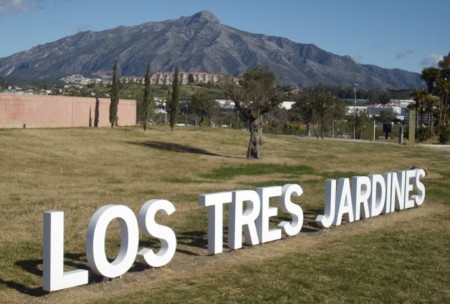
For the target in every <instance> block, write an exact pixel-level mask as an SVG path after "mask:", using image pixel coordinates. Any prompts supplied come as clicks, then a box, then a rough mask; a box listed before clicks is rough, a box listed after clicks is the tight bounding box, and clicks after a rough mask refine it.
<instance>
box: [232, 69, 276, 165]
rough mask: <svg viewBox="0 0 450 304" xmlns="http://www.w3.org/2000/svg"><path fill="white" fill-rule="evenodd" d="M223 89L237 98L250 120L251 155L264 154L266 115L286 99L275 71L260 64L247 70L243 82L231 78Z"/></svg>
mask: <svg viewBox="0 0 450 304" xmlns="http://www.w3.org/2000/svg"><path fill="white" fill-rule="evenodd" d="M223 91H224V94H225V95H227V96H228V98H230V99H231V100H233V101H234V103H235V107H236V110H237V111H238V112H239V113H240V115H241V117H242V118H243V119H244V120H245V121H247V122H248V129H249V131H250V140H249V143H248V149H247V158H248V159H260V158H262V137H263V115H264V114H266V113H267V112H269V111H270V110H271V109H272V108H274V107H277V106H278V105H279V104H280V103H281V101H282V99H281V96H282V94H281V91H280V90H279V89H278V87H277V78H276V76H275V74H274V73H272V72H271V71H269V70H268V68H267V67H266V66H256V67H254V68H251V69H249V70H247V71H246V72H245V73H244V75H243V76H242V77H241V78H240V80H239V83H236V82H235V81H234V80H232V79H227V80H226V81H225V82H224V84H223Z"/></svg>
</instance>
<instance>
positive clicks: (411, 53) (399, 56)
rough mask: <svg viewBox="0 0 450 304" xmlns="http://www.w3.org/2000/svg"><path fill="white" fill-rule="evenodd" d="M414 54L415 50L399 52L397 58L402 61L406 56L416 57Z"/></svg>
mask: <svg viewBox="0 0 450 304" xmlns="http://www.w3.org/2000/svg"><path fill="white" fill-rule="evenodd" d="M414 54H415V53H414V51H413V50H405V51H401V52H398V53H397V55H396V56H395V58H397V59H402V58H404V57H406V56H410V55H414Z"/></svg>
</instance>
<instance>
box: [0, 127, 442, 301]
mask: <svg viewBox="0 0 450 304" xmlns="http://www.w3.org/2000/svg"><path fill="white" fill-rule="evenodd" d="M247 136H248V135H247V133H246V132H241V131H231V130H213V129H205V130H201V129H198V128H197V129H177V130H176V132H174V133H170V132H168V130H167V129H163V128H161V129H152V130H149V131H147V132H146V133H143V132H142V131H141V130H140V129H134V128H128V129H120V128H119V129H114V130H109V129H53V130H31V129H28V130H0V151H1V152H0V166H1V170H0V180H1V183H0V213H1V216H0V224H1V227H2V232H1V233H0V244H1V245H0V256H1V257H2V258H1V260H0V273H1V277H0V299H2V301H7V302H11V301H12V302H14V301H16V302H30V301H38V302H40V301H62V300H64V301H65V302H71V301H72V302H80V301H82V302H95V301H98V302H104V301H111V302H114V301H116V300H118V299H119V300H121V301H129V302H137V301H141V300H142V299H152V300H159V301H162V302H167V301H172V302H186V301H188V302H199V301H201V302H203V301H207V300H208V301H211V300H212V301H217V302H229V301H235V302H242V301H245V302H261V301H270V302H273V301H280V302H293V301H295V302H298V301H304V302H311V301H319V302H333V303H334V302H367V301H368V302H380V301H383V302H399V301H412V302H415V301H417V302H422V301H431V302H450V287H449V286H450V279H449V278H450V258H449V256H450V203H448V196H449V194H450V190H449V187H448V180H449V178H450V166H449V164H450V153H448V152H443V151H435V150H432V149H423V148H420V147H406V146H398V145H382V144H370V143H353V142H335V141H320V140H309V139H302V138H297V137H288V136H266V137H265V146H264V149H265V150H264V151H265V158H264V160H262V161H257V162H256V161H247V160H246V159H244V158H243V156H244V155H245V149H246V143H247ZM413 165H414V166H418V167H424V168H426V169H427V170H428V173H429V175H428V177H427V178H426V180H425V185H426V187H427V199H426V201H425V203H424V206H423V207H422V208H417V209H413V210H408V211H405V212H402V213H396V214H390V215H386V216H381V217H378V218H375V219H369V220H366V221H361V222H358V223H354V224H351V225H344V226H341V227H338V228H335V229H330V230H319V231H316V230H315V229H314V225H313V224H311V222H312V221H313V219H314V217H315V215H316V214H317V213H318V212H321V208H323V196H324V189H323V187H324V181H325V179H326V178H337V177H347V176H348V177H350V176H352V175H356V174H361V175H368V174H370V173H382V172H386V171H395V170H402V169H407V168H410V167H411V166H413ZM285 183H299V184H301V186H302V187H303V190H304V195H303V196H302V197H301V198H300V203H301V205H302V207H303V209H304V211H305V215H306V219H305V227H306V228H310V229H304V230H305V231H306V232H308V231H314V232H311V233H303V234H301V235H299V236H297V237H294V238H288V239H283V240H281V241H278V242H274V243H270V244H266V245H261V246H255V247H252V248H248V249H243V250H238V251H232V252H225V253H223V254H220V255H217V256H214V257H210V256H207V252H206V249H205V246H206V233H207V231H206V230H207V212H206V209H205V208H203V207H199V206H198V205H197V199H198V195H199V194H201V193H209V192H215V191H224V190H233V189H247V188H249V189H254V188H256V187H259V186H264V185H283V184H285ZM152 198H164V199H168V200H170V201H172V202H173V203H174V204H175V207H176V209H177V211H176V213H175V214H174V215H172V216H171V217H169V218H161V219H160V222H161V223H164V224H167V225H170V226H171V227H173V228H174V230H175V231H176V234H177V237H178V253H177V255H176V256H175V258H174V260H173V261H172V262H171V264H169V265H168V266H167V267H164V268H163V269H153V270H148V269H147V270H145V271H143V269H142V268H134V269H133V271H132V272H130V273H127V274H126V275H124V277H123V279H122V280H114V281H112V282H109V283H95V284H91V285H89V286H83V287H78V288H74V289H70V290H66V291H61V292H56V293H53V294H50V295H44V294H43V293H42V292H41V290H42V287H41V286H42V273H41V269H42V265H41V264H42V262H41V259H42V253H41V252H42V213H43V212H44V211H46V210H55V209H56V210H63V211H64V212H65V234H66V235H65V240H66V243H65V253H66V255H65V258H66V266H67V269H72V268H71V267H73V266H75V267H80V268H86V259H85V252H84V242H85V233H86V227H87V224H88V222H89V220H90V217H91V216H92V214H93V213H94V212H95V211H96V210H97V209H98V208H99V207H100V206H103V205H106V204H109V203H120V204H124V205H127V206H129V207H130V208H132V209H133V210H134V211H135V212H136V213H137V212H138V210H139V208H140V206H141V205H142V204H143V202H145V201H146V200H148V199H152ZM111 226H112V227H110V229H109V230H108V241H107V244H108V245H107V246H108V254H109V255H110V256H111V257H114V256H115V253H116V252H117V245H118V234H117V231H116V230H117V227H116V226H115V225H111ZM140 239H141V245H144V244H146V245H149V241H148V240H146V239H145V237H143V236H141V238H140ZM226 251H227V250H226Z"/></svg>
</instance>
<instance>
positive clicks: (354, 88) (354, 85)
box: [353, 83, 358, 139]
mask: <svg viewBox="0 0 450 304" xmlns="http://www.w3.org/2000/svg"><path fill="white" fill-rule="evenodd" d="M357 86H358V84H357V83H354V84H353V93H354V96H355V103H354V106H353V139H356V87H357Z"/></svg>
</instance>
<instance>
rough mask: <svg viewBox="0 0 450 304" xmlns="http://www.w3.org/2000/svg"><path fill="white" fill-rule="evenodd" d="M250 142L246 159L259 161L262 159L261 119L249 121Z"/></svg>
mask: <svg viewBox="0 0 450 304" xmlns="http://www.w3.org/2000/svg"><path fill="white" fill-rule="evenodd" d="M249 131H250V141H249V143H248V149H247V158H248V159H261V158H262V136H263V124H262V117H261V116H260V117H258V118H256V119H251V120H250V122H249Z"/></svg>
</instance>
